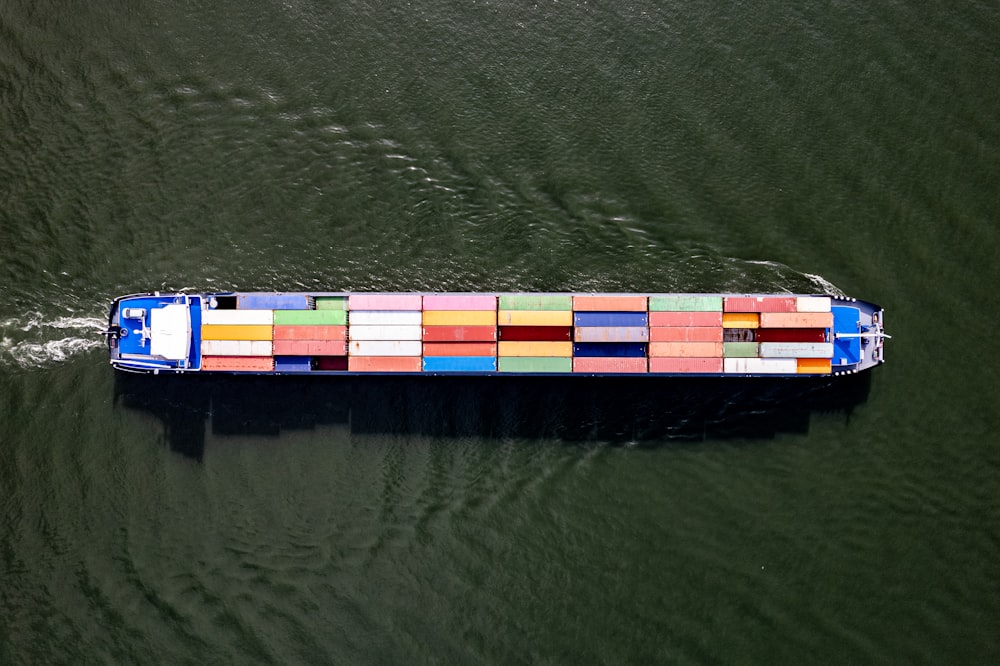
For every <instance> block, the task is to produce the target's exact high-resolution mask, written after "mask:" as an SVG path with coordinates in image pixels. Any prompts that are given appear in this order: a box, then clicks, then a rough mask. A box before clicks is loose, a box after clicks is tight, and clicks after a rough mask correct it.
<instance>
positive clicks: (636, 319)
mask: <svg viewBox="0 0 1000 666" xmlns="http://www.w3.org/2000/svg"><path fill="white" fill-rule="evenodd" d="M573 325H574V326H630V327H631V326H649V315H648V314H646V313H645V312H575V313H573Z"/></svg>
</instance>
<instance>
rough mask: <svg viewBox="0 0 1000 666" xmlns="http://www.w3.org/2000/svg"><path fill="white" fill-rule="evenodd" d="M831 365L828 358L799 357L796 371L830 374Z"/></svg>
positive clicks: (800, 372)
mask: <svg viewBox="0 0 1000 666" xmlns="http://www.w3.org/2000/svg"><path fill="white" fill-rule="evenodd" d="M832 370H833V366H832V364H831V362H830V359H828V358H800V359H798V361H797V367H796V372H798V373H799V374H821V375H826V374H830V372H831V371H832Z"/></svg>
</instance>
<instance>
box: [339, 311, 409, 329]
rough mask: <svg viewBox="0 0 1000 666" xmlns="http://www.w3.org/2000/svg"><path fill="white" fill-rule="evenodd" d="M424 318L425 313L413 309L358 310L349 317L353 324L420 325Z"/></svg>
mask: <svg viewBox="0 0 1000 666" xmlns="http://www.w3.org/2000/svg"><path fill="white" fill-rule="evenodd" d="M423 320H424V314H423V313H422V312H415V311H413V310H358V311H357V312H355V311H352V312H351V313H350V317H349V318H348V322H349V323H350V325H351V326H420V325H422V323H423Z"/></svg>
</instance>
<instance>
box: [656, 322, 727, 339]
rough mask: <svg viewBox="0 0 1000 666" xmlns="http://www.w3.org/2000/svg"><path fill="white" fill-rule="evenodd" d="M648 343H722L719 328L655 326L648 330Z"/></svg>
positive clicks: (720, 329)
mask: <svg viewBox="0 0 1000 666" xmlns="http://www.w3.org/2000/svg"><path fill="white" fill-rule="evenodd" d="M649 341H650V342H722V327H721V326H694V327H691V326H669V327H664V326H656V327H653V328H650V329H649Z"/></svg>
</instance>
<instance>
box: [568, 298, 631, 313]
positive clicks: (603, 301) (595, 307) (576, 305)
mask: <svg viewBox="0 0 1000 666" xmlns="http://www.w3.org/2000/svg"><path fill="white" fill-rule="evenodd" d="M647 303H648V300H647V298H646V297H645V296H634V295H629V296H574V297H573V309H574V310H576V311H577V312H645V311H646V305H647Z"/></svg>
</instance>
